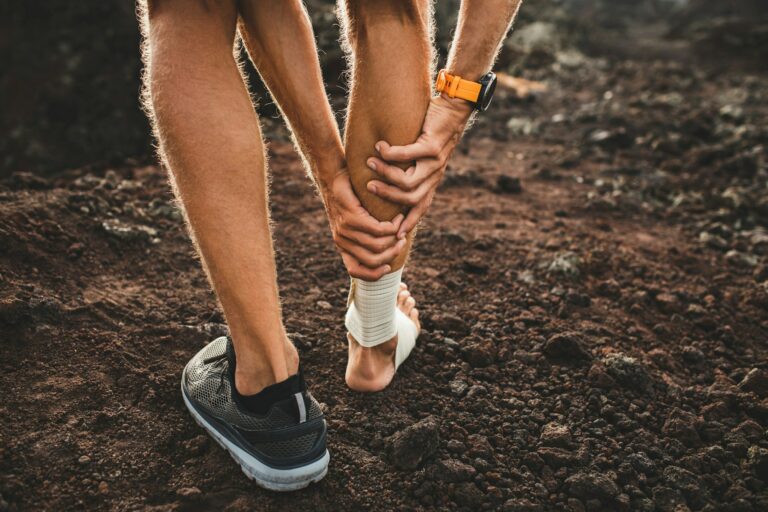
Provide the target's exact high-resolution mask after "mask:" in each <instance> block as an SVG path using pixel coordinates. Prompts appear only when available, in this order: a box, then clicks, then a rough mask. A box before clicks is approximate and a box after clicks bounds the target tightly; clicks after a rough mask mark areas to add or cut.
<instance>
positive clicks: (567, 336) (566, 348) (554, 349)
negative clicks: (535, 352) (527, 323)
mask: <svg viewBox="0 0 768 512" xmlns="http://www.w3.org/2000/svg"><path fill="white" fill-rule="evenodd" d="M543 352H544V355H545V356H547V358H549V359H552V360H555V361H563V362H574V363H582V362H586V361H589V360H591V359H592V354H590V352H589V350H587V348H586V347H585V346H584V342H583V341H582V338H581V336H580V335H579V334H578V333H575V332H563V333H559V334H555V335H554V336H552V337H550V338H549V339H548V340H547V342H546V343H544V348H543Z"/></svg>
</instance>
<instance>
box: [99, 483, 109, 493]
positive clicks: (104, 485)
mask: <svg viewBox="0 0 768 512" xmlns="http://www.w3.org/2000/svg"><path fill="white" fill-rule="evenodd" d="M108 492H109V484H108V483H107V482H105V481H103V480H102V481H101V482H99V494H107V493H108Z"/></svg>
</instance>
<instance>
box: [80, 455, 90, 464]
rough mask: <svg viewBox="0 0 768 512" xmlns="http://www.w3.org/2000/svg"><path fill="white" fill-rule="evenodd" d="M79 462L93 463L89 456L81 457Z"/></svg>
mask: <svg viewBox="0 0 768 512" xmlns="http://www.w3.org/2000/svg"><path fill="white" fill-rule="evenodd" d="M77 462H79V463H80V464H88V463H89V462H91V458H90V457H89V456H87V455H81V456H80V458H79V459H77Z"/></svg>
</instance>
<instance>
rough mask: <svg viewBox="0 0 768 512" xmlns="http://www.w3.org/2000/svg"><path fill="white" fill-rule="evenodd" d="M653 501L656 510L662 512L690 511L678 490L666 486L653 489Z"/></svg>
mask: <svg viewBox="0 0 768 512" xmlns="http://www.w3.org/2000/svg"><path fill="white" fill-rule="evenodd" d="M653 501H654V502H655V503H656V510H658V511H660V512H687V511H690V509H689V508H688V507H687V506H686V505H685V498H683V495H682V494H681V493H680V491H678V490H676V489H670V488H669V487H665V486H657V487H654V488H653Z"/></svg>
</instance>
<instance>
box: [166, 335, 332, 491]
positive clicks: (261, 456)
mask: <svg viewBox="0 0 768 512" xmlns="http://www.w3.org/2000/svg"><path fill="white" fill-rule="evenodd" d="M234 369H235V351H234V348H233V346H232V341H231V339H230V338H228V337H221V338H218V339H216V340H214V341H212V342H211V343H209V344H208V345H206V346H205V348H203V349H202V350H201V351H200V352H198V353H197V354H196V355H195V356H194V357H193V358H192V359H191V360H190V361H189V363H187V366H186V367H185V368H184V372H183V373H182V377H181V394H182V396H183V397H184V403H185V404H186V406H187V408H188V409H189V412H190V413H192V417H193V418H195V421H196V422H197V423H198V424H199V425H200V426H201V427H203V428H204V429H205V430H206V431H207V432H208V433H209V434H210V435H211V436H212V437H213V438H214V439H215V440H216V442H218V443H219V445H221V447H222V448H224V449H225V450H227V451H228V452H229V453H230V455H232V457H233V458H234V459H235V460H236V461H237V463H238V464H239V465H240V467H241V468H242V469H243V472H244V473H245V474H246V475H247V476H248V477H249V478H250V479H252V480H253V481H255V482H256V483H257V484H258V485H260V486H262V487H264V488H266V489H270V490H273V491H293V490H297V489H301V488H303V487H306V486H308V485H309V484H310V483H312V482H317V481H319V480H321V479H322V478H323V477H324V476H325V474H326V473H327V472H328V462H329V460H330V456H329V455H328V450H327V449H326V446H325V436H326V425H325V419H324V418H323V412H322V410H321V409H320V405H319V404H318V403H317V401H316V400H315V399H314V398H313V397H312V395H311V394H310V393H309V391H307V386H306V382H305V381H304V378H303V376H302V375H301V369H299V378H298V379H297V380H298V383H297V385H296V388H295V389H292V390H291V393H292V394H290V395H288V396H286V397H285V398H284V399H282V400H279V401H277V402H276V403H274V404H273V405H272V406H271V408H269V410H268V411H267V412H266V413H265V414H263V415H259V414H254V413H253V412H251V411H250V410H248V409H246V408H245V406H244V405H243V404H242V401H241V400H240V399H239V398H238V396H237V394H236V392H235V385H234V382H235V378H234V377H235V375H234Z"/></svg>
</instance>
